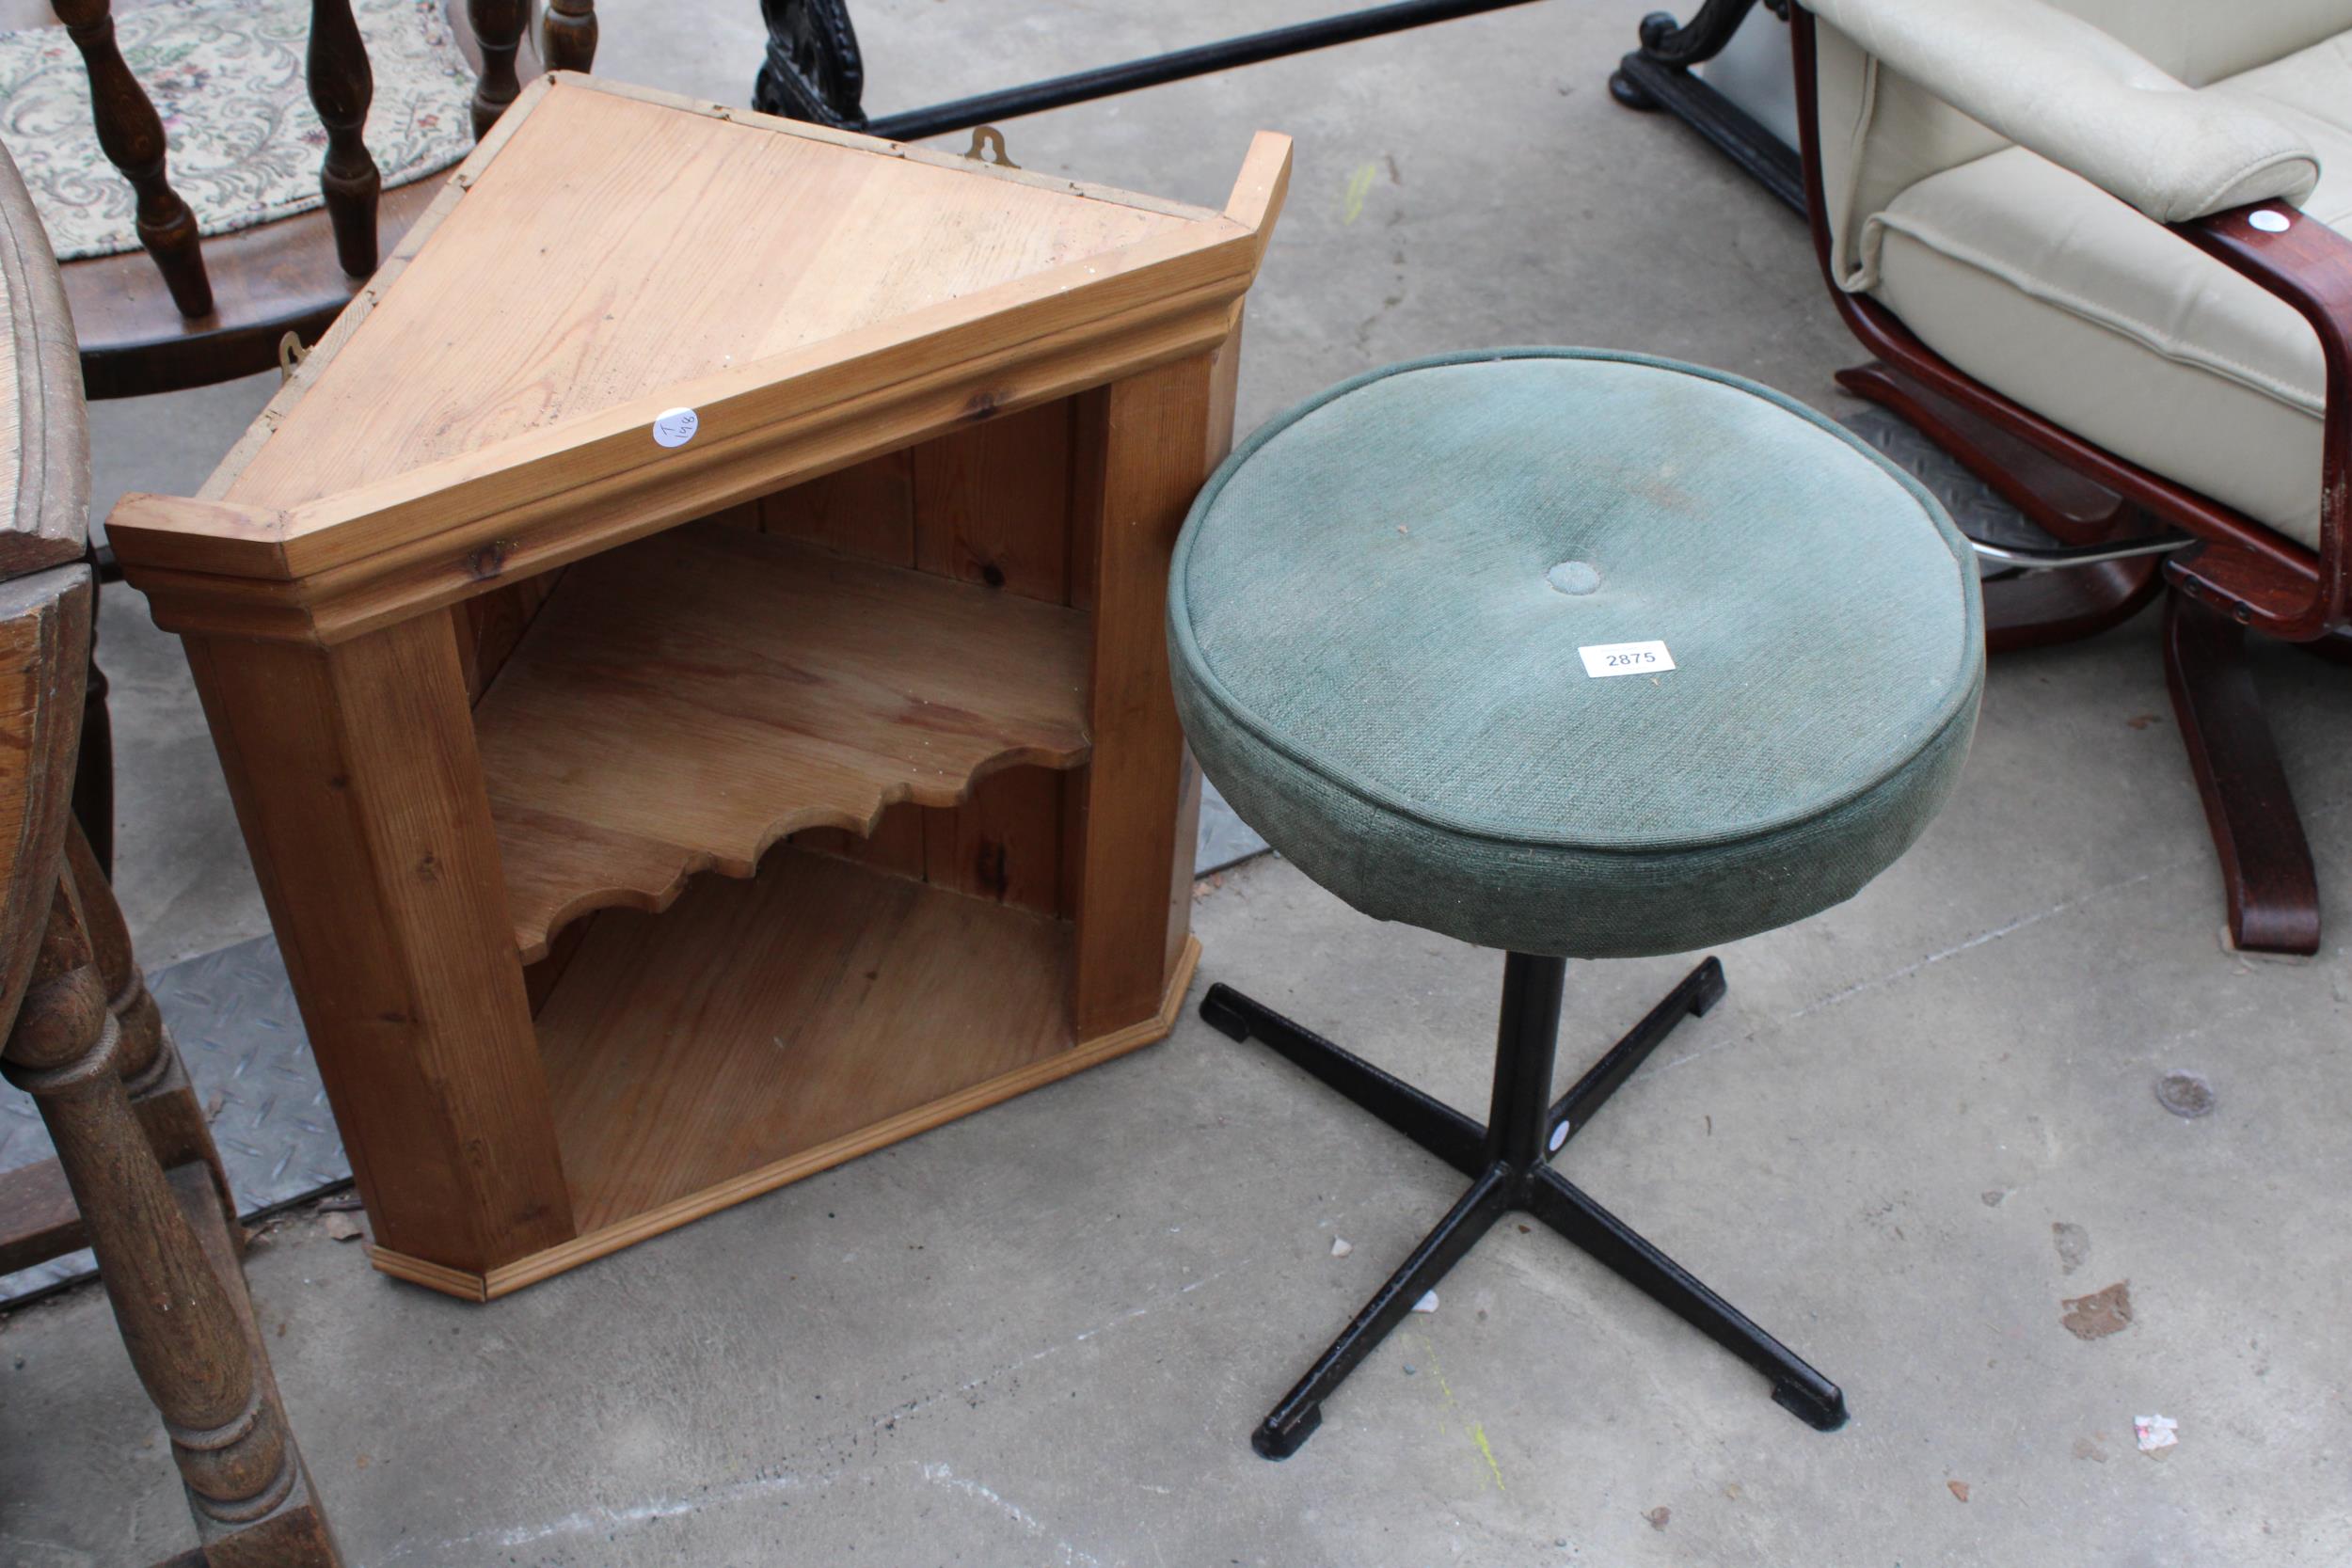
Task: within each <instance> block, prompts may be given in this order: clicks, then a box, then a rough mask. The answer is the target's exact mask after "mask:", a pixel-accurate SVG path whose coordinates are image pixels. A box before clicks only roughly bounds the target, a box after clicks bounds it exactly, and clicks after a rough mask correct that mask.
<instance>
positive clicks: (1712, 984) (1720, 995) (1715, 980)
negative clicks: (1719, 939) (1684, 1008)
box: [1691, 958, 1731, 1018]
mask: <svg viewBox="0 0 2352 1568" xmlns="http://www.w3.org/2000/svg"><path fill="white" fill-rule="evenodd" d="M1729 990H1731V982H1730V981H1728V980H1726V979H1724V966H1723V960H1722V959H1720V958H1708V960H1707V961H1706V962H1705V963H1703V964H1701V965H1699V989H1698V994H1697V995H1695V996H1693V997H1692V998H1691V1016H1692V1018H1705V1017H1706V1016H1707V1013H1708V1008H1710V1007H1712V1006H1715V1004H1716V1003H1718V1002H1721V1001H1722V1000H1723V999H1724V993H1725V992H1727V991H1729Z"/></svg>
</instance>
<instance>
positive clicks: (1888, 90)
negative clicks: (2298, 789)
mask: <svg viewBox="0 0 2352 1568" xmlns="http://www.w3.org/2000/svg"><path fill="white" fill-rule="evenodd" d="M1791 21H1792V24H1793V25H1794V28H1795V39H1794V42H1795V46H1796V47H1795V54H1796V70H1797V88H1798V98H1799V105H1800V112H1799V121H1800V129H1801V131H1802V133H1803V135H1804V149H1803V150H1804V163H1805V174H1806V181H1807V195H1808V203H1809V208H1810V211H1811V214H1812V221H1813V225H1814V233H1815V240H1816V243H1817V247H1818V249H1819V251H1820V258H1821V264H1822V269H1823V272H1824V275H1825V276H1826V277H1827V278H1828V280H1829V282H1830V286H1831V289H1832V292H1833V293H1834V294H1835V296H1836V300H1837V302H1838V307H1839V309H1840V310H1841V312H1842V313H1843V314H1844V316H1845V319H1846V321H1847V323H1848V325H1850V326H1851V328H1852V329H1853V331H1854V333H1855V335H1856V337H1858V338H1859V339H1860V340H1861V341H1862V342H1863V343H1864V345H1865V346H1866V347H1867V348H1868V349H1869V350H1870V351H1871V352H1872V353H1873V354H1874V355H1876V356H1877V360H1876V362H1875V363H1873V364H1870V365H1867V366H1863V367H1860V368H1858V369H1856V370H1854V371H1850V372H1845V373H1844V374H1843V375H1841V376H1840V380H1841V381H1843V382H1845V383H1846V385H1847V386H1849V387H1850V388H1852V389H1853V390H1855V391H1857V392H1859V393H1861V394H1862V395H1864V396H1867V397H1870V398H1873V399H1875V400H1876V401H1878V402H1881V403H1883V404H1887V405H1889V406H1890V407H1892V408H1894V409H1895V410H1896V411H1897V412H1899V413H1900V414H1902V415H1903V416H1904V417H1905V418H1907V419H1909V420H1911V421H1912V422H1913V423H1915V424H1916V425H1918V426H1919V427H1920V428H1922V429H1923V430H1924V431H1926V433H1927V434H1928V435H1930V436H1932V437H1933V438H1935V439H1936V440H1937V441H1938V442H1939V443H1940V444H1941V445H1943V446H1944V447H1945V448H1946V449H1947V451H1950V452H1951V453H1952V454H1953V455H1954V456H1956V457H1958V458H1959V459H1960V460H1961V461H1962V462H1963V463H1964V464H1966V465H1967V466H1968V467H1970V468H1972V469H1973V470H1975V471H1976V472H1977V473H1978V474H1979V476H1980V477H1982V478H1984V479H1985V480H1986V481H1988V482H1989V483H1992V484H1994V486H1995V487H1996V488H1998V489H1999V490H2000V491H2001V492H2002V493H2003V494H2004V495H2006V496H2007V497H2008V498H2009V499H2010V500H2011V501H2013V502H2015V503H2016V504H2017V505H2018V506H2020V507H2021V508H2022V509H2023V510H2024V511H2025V512H2026V515H2028V516H2029V517H2031V518H2032V519H2033V520H2034V521H2035V522H2037V523H2040V524H2041V525H2042V527H2043V528H2044V529H2045V530H2047V531H2050V532H2051V533H2053V534H2056V535H2058V537H2059V538H2060V539H2062V540H2064V541H2066V542H2068V543H2069V544H2071V545H2074V546H2090V545H2095V544H2099V543H2101V542H2103V541H2106V542H2111V541H2113V540H2114V539H2116V538H2117V537H2119V536H2127V535H2129V536H2139V535H2148V534H2155V535H2163V534H2167V533H2169V532H2172V531H2179V532H2181V533H2185V534H2186V535H2189V536H2192V537H2193V539H2194V541H2195V543H2194V544H2192V545H2191V546H2188V547H2187V548H2185V549H2180V550H2177V551H2174V552H2171V553H2169V554H2165V555H2162V556H2158V555H2142V556H2137V557H2130V558H2125V559H2120V560H2119V559H2110V560H2106V561H2102V562H2098V563H2096V564H2095V565H2090V566H2083V567H2076V568H2073V569H2068V570H2062V571H2050V572H2035V573H2029V574H2026V575H2024V576H2022V577H2018V578H2010V579H2009V580H2007V581H1996V582H1994V583H1990V584H1988V592H1987V612H1988V617H1987V618H1988V625H1989V626H1990V627H1991V630H1992V641H1993V642H1994V646H1995V648H1996V649H1997V648H1999V647H2002V646H2024V645H2029V644H2032V643H2035V642H2048V641H2058V640H2062V639H2064V638H2067V637H2071V636H2080V635H2086V634H2088V633H2090V632H2093V631H2097V630H2100V629H2103V628H2104V627H2106V626H2111V625H2114V624H2115V623H2116V622H2118V621H2120V620H2122V619H2123V618H2124V617H2126V616H2128V615H2130V614H2132V613H2134V612H2135V611H2137V610H2139V609H2140V608H2141V607H2142V606H2144V605H2145V604H2146V603H2147V602H2148V601H2149V600H2150V599H2151V598H2153V596H2155V595H2156V594H2159V593H2162V594H2165V597H2166V610H2165V613H2166V636H2165V656H2166V665H2167V673H2168V677H2169V685H2170V688H2171V691H2172V700H2173V706H2174V710H2175V712H2176V714H2177V716H2178V718H2179V721H2180V725H2181V732H2182V735H2183V737H2184V739H2185V742H2186V744H2187V747H2188V752H2189V757H2190V761H2191V764H2192V766H2193V768H2195V771H2196V774H2197V779H2198V784H2199V786H2200V788H2201V792H2202V794H2203V797H2204V801H2205V810H2206V816H2207V819H2208V821H2209V823H2210V824H2211V826H2212V829H2213V834H2214V841H2215V844H2216V847H2217V849H2218V851H2219V855H2220V860H2221V866H2222V873H2223V879H2224V884H2225V889H2226V892H2227V895H2228V900H2229V911H2230V923H2231V928H2232V930H2233V934H2234V937H2235V940H2236V941H2237V942H2238V943H2239V944H2240V945H2242V946H2246V947H2250V948H2260V949H2268V950H2274V951H2289V952H2306V953H2308V952H2312V951H2315V950H2316V948H2317V946H2318V942H2319V912H2318V897H2317V892H2316V886H2315V881H2314V878H2313V874H2312V862H2311V853H2310V850H2309V847H2308V846H2307V845H2306V843H2305V841H2304V838H2303V834H2302V830H2301V827H2300V825H2299V823H2298V822H2297V821H2296V816H2295V807H2294V802H2293V800H2292V798H2291V796H2290V794H2289V792H2288V788H2287V783H2286V778H2285V775H2284V773H2283V771H2282V770H2281V769H2280V766H2279V761H2278V756H2277V752H2276V749H2275V747H2274V745H2273V744H2272V741H2271V737H2270V734H2269V731H2268V729H2267V727H2266V725H2265V721H2264V720H2263V717H2262V714H2261V710H2260V707H2259V705H2258V703H2257V700H2256V698H2255V694H2254V689H2253V684H2252V680H2251V677H2250V675H2249V673H2248V671H2247V668H2246V664H2245V657H2244V644H2243V637H2244V633H2245V631H2246V630H2247V629H2248V628H2249V627H2250V628H2252V629H2254V630H2257V631H2262V632H2265V633H2268V634H2270V635H2273V636H2277V637H2280V638H2285V639H2288V640H2290V641H2296V642H2300V643H2304V644H2307V645H2310V646H2311V647H2312V648H2313V650H2314V651H2319V652H2326V653H2330V654H2334V655H2336V656H2337V657H2343V654H2344V651H2345V650H2347V649H2352V639H2347V637H2346V635H2345V628H2346V626H2347V624H2352V520H2348V519H2347V515H2346V514H2347V513H2348V512H2352V240H2347V239H2345V238H2344V237H2343V235H2342V234H2340V233H2339V232H2338V230H2343V229H2352V0H2240V3H2238V4H2233V5H2228V6H2217V5H2213V4H2211V3H2210V0H2058V3H2051V0H1814V4H1813V5H1812V7H1811V10H1810V12H1809V13H1808V12H1806V11H1805V10H1803V9H1799V10H1796V11H1795V12H1794V14H1793V15H1792V17H1791Z"/></svg>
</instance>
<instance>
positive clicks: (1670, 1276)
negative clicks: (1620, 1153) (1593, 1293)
mask: <svg viewBox="0 0 2352 1568" xmlns="http://www.w3.org/2000/svg"><path fill="white" fill-rule="evenodd" d="M1527 1206H1528V1209H1529V1211H1530V1212H1532V1213H1534V1216H1535V1217H1536V1218H1537V1219H1539V1220H1542V1221H1543V1222H1544V1223H1545V1224H1546V1225H1548V1226H1549V1227H1551V1228H1552V1229H1554V1230H1557V1231H1558V1232H1559V1233H1560V1234H1561V1235H1563V1236H1565V1237H1566V1238H1567V1239H1568V1240H1569V1241H1571V1242H1574V1243H1576V1244H1577V1245H1578V1246H1580V1247H1581V1248H1582V1249H1583V1250H1584V1251H1586V1252H1588V1253H1590V1254H1592V1256H1593V1257H1594V1258H1596V1259H1598V1260H1599V1261H1600V1262H1602V1263H1605V1264H1607V1265H1608V1266H1609V1268H1610V1269H1611V1270H1612V1271H1613V1272H1614V1273H1615V1274H1617V1275H1620V1276H1621V1277H1623V1278H1624V1279H1625V1280H1627V1281H1628V1282H1629V1283H1630V1284H1631V1285H1633V1286H1634V1287H1635V1288H1637V1289H1638V1290H1640V1291H1642V1293H1643V1294H1645V1295H1646V1296H1648V1297H1649V1298H1650V1299H1651V1300H1652V1301H1655V1302H1657V1303H1658V1304H1659V1305H1660V1306H1661V1307H1665V1308H1667V1309H1668V1310H1669V1311H1671V1312H1673V1313H1674V1314H1675V1316H1677V1317H1678V1318H1680V1319H1681V1320H1682V1321H1683V1322H1684V1323H1689V1324H1690V1325H1691V1326H1692V1327H1693V1328H1695V1329H1697V1330H1698V1331H1699V1332H1700V1333H1702V1334H1704V1335H1706V1336H1707V1337H1708V1338H1710V1339H1712V1340H1714V1341H1715V1342H1716V1343H1717V1344H1719V1345H1721V1346H1723V1347H1724V1349H1725V1350H1727V1351H1729V1352H1731V1354H1734V1355H1736V1356H1738V1357H1739V1358H1740V1360H1742V1361H1744V1362H1746V1363H1747V1364H1748V1365H1749V1366H1751V1367H1753V1368H1755V1369H1756V1370H1757V1371H1759V1372H1762V1373H1763V1374H1764V1375H1765V1376H1766V1377H1768V1378H1770V1379H1772V1400H1773V1402H1774V1403H1776V1404H1779V1405H1780V1406H1782V1407H1783V1408H1784V1409H1787V1410H1788V1411H1791V1412H1793V1413H1794V1414H1795V1415H1796V1416H1797V1417H1798V1418H1800V1419H1802V1420H1804V1421H1806V1422H1808V1423H1810V1424H1811V1425H1813V1426H1815V1427H1818V1428H1820V1430H1821V1431H1823V1432H1834V1431H1836V1429H1837V1428H1839V1427H1841V1426H1844V1425H1845V1424H1846V1396H1845V1395H1844V1394H1843V1393H1841V1392H1839V1390H1838V1387H1837V1385H1836V1384H1835V1383H1832V1382H1831V1381H1830V1380H1829V1379H1827V1378H1825V1377H1823V1376H1822V1375H1821V1374H1820V1372H1817V1371H1815V1370H1813V1368H1812V1367H1811V1366H1810V1365H1808V1364H1807V1363H1806V1362H1805V1361H1804V1359H1803V1358H1802V1357H1800V1356H1799V1355H1798V1354H1796V1353H1795V1352H1794V1351H1791V1350H1790V1349H1789V1348H1788V1346H1786V1345H1784V1344H1782V1343H1781V1342H1780V1341H1779V1340H1778V1339H1775V1338H1772V1336H1771V1335H1769V1334H1767V1333H1765V1332H1764V1331H1763V1330H1762V1329H1760V1328H1758V1327H1756V1324H1755V1323H1751V1322H1749V1321H1748V1319H1747V1317H1746V1316H1745V1314H1743V1313H1741V1312H1740V1309H1739V1308H1738V1307H1734V1306H1732V1305H1731V1303H1729V1302H1727V1301H1725V1300H1724V1298H1723V1297H1721V1296H1719V1295H1717V1294H1716V1293H1715V1292H1714V1291H1710V1290H1708V1288H1707V1287H1706V1286H1705V1285H1702V1284H1700V1283H1699V1281H1698V1280H1697V1279H1695V1278H1693V1277H1692V1275H1691V1273H1690V1271H1688V1270H1686V1269H1685V1268H1683V1267H1682V1265H1681V1264H1679V1263H1677V1262H1676V1261H1675V1260H1674V1259H1671V1258H1669V1257H1667V1256H1666V1255H1665V1254H1664V1253H1662V1252H1661V1251H1659V1250H1658V1249H1657V1248H1656V1247H1654V1246H1652V1245H1651V1244H1650V1243H1648V1242H1647V1241H1646V1240H1645V1239H1644V1238H1643V1237H1641V1236H1640V1235H1638V1234H1636V1233H1635V1232H1634V1231H1633V1230H1631V1229H1630V1228H1629V1227H1627V1226H1626V1224H1625V1222H1623V1221H1622V1220H1620V1219H1618V1218H1617V1217H1616V1216H1615V1215H1614V1214H1612V1213H1611V1212H1609V1211H1608V1210H1606V1209H1603V1208H1602V1207H1601V1206H1600V1205H1599V1204H1597V1203H1595V1202H1594V1201H1593V1200H1592V1198H1591V1197H1589V1196H1586V1195H1585V1194H1584V1193H1583V1192H1582V1191H1581V1189H1579V1188H1578V1187H1577V1186H1576V1185H1575V1184H1574V1183H1572V1182H1570V1181H1569V1180H1567V1178H1565V1177H1564V1176H1562V1175H1561V1174H1560V1173H1559V1172H1558V1171H1556V1170H1551V1169H1548V1168H1547V1169H1544V1170H1540V1171H1537V1172H1536V1173H1535V1175H1534V1180H1533V1181H1531V1182H1530V1183H1529V1184H1528V1188H1527Z"/></svg>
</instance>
